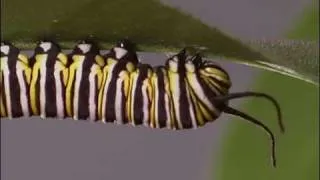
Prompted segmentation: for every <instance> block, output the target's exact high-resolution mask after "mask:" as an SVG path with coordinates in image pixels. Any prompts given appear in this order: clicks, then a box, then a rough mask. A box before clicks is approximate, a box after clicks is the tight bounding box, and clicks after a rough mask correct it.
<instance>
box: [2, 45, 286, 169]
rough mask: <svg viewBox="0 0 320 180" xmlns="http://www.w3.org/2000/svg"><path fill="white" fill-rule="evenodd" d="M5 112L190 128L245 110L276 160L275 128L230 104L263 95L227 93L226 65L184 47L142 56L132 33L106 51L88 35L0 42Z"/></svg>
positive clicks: (16, 114) (228, 81)
mask: <svg viewBox="0 0 320 180" xmlns="http://www.w3.org/2000/svg"><path fill="white" fill-rule="evenodd" d="M0 63H1V71H0V74H1V79H0V80H1V88H0V93H1V117H8V118H9V119H11V118H17V117H29V116H33V115H34V116H40V117H41V118H46V117H56V118H61V119H62V118H66V117H72V118H73V119H75V120H90V121H101V122H105V123H106V122H114V123H117V124H132V125H134V126H137V125H144V126H148V127H151V128H169V129H175V130H180V129H190V128H194V129H195V128H197V127H201V126H204V125H205V124H206V123H208V122H213V121H214V120H215V119H217V118H218V117H219V116H220V115H221V113H228V114H232V115H235V116H239V117H242V119H244V120H247V121H249V122H251V123H253V124H255V125H257V126H259V127H261V128H262V129H264V130H265V131H266V132H267V133H268V135H269V136H270V139H271V143H272V162H273V165H274V166H276V158H275V136H274V134H273V133H272V131H271V130H270V129H269V128H268V127H267V126H266V125H264V124H263V123H262V122H260V121H258V120H257V119H255V118H254V117H252V116H250V115H248V114H245V113H243V112H241V111H239V110H236V109H234V108H232V107H230V106H229V105H228V102H229V101H230V100H232V99H237V98H243V97H262V98H265V99H267V100H270V101H271V102H272V103H273V105H274V106H275V107H276V111H277V115H278V124H279V126H280V129H281V131H282V132H283V131H284V125H283V123H282V120H281V111H280V107H279V104H278V103H277V101H276V100H275V99H274V98H273V97H271V96H270V95H268V94H265V93H259V92H239V93H229V89H230V87H231V80H230V77H229V75H228V73H227V72H226V71H225V70H224V69H223V68H221V67H220V66H218V65H217V64H216V63H214V62H212V61H205V60H203V59H202V57H201V56H200V55H199V54H197V55H195V56H188V55H187V53H186V51H185V50H182V51H180V52H179V53H178V54H176V55H173V56H171V57H170V58H168V59H167V61H166V63H165V65H163V66H157V67H151V66H150V65H148V64H144V63H141V62H140V61H139V59H138V56H137V54H136V52H135V49H134V48H133V45H132V43H130V42H129V41H127V40H122V41H119V42H118V44H117V45H116V46H115V47H113V48H112V49H111V50H110V51H109V52H108V53H107V54H105V55H101V54H100V50H99V49H98V47H97V46H96V45H95V44H94V43H89V42H87V41H82V42H81V43H79V44H77V45H76V46H75V48H74V49H73V50H72V52H71V53H70V54H65V53H63V52H62V51H61V49H60V47H59V46H58V44H55V43H53V42H51V41H42V42H40V43H39V44H38V45H37V47H36V48H35V50H34V55H33V56H32V57H27V56H25V55H23V54H22V53H21V52H20V50H19V49H18V48H17V47H15V46H13V45H12V44H11V43H8V42H2V43H1V62H0Z"/></svg>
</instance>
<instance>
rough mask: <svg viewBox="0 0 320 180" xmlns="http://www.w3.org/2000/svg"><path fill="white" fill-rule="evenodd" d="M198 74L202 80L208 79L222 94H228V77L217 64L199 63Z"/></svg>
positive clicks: (229, 81) (210, 62)
mask: <svg viewBox="0 0 320 180" xmlns="http://www.w3.org/2000/svg"><path fill="white" fill-rule="evenodd" d="M198 73H199V74H200V76H201V77H202V78H206V79H208V80H209V81H210V82H211V83H212V84H213V85H214V86H215V87H219V89H220V90H221V91H222V92H224V93H228V91H229V89H230V87H231V85H232V83H231V79H230V76H229V74H228V72H227V71H225V70H224V69H223V68H222V67H220V66H219V65H218V64H216V63H214V62H213V61H201V63H200V65H199V68H198Z"/></svg>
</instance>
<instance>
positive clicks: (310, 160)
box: [213, 6, 319, 180]
mask: <svg viewBox="0 0 320 180" xmlns="http://www.w3.org/2000/svg"><path fill="white" fill-rule="evenodd" d="M318 14H319V9H318V6H314V7H311V8H308V9H307V10H306V11H305V13H304V15H303V16H302V17H301V18H300V19H298V20H297V23H296V27H294V28H293V30H292V31H290V32H288V35H287V37H289V38H291V39H313V40H318V38H319V33H318V32H319V15H318ZM252 89H253V90H254V91H258V92H266V93H269V94H272V96H273V97H275V98H276V99H277V100H278V101H279V102H280V105H281V107H282V111H283V119H284V122H285V126H286V133H285V134H284V135H282V134H281V133H280V132H279V128H278V127H277V123H276V114H275V112H274V108H273V107H272V106H271V104H270V103H269V102H264V101H263V100H252V101H249V102H248V103H245V104H244V105H243V106H242V108H241V109H243V111H245V112H247V113H248V114H251V115H253V116H254V117H257V118H260V119H261V120H262V121H263V122H266V123H267V124H268V125H269V126H270V127H271V128H272V129H273V131H274V132H276V143H277V152H276V154H277V160H278V168H276V169H273V168H272V166H271V159H270V142H269V136H267V134H266V133H264V131H262V130H261V129H260V128H257V127H255V126H254V125H248V124H247V123H243V121H242V120H238V119H237V118H234V119H236V120H235V122H233V123H232V125H231V127H228V130H227V131H226V132H225V139H224V140H223V145H222V146H223V149H222V150H221V159H220V161H219V162H218V163H217V164H219V166H217V167H218V171H216V170H214V171H213V172H214V173H215V174H214V175H213V176H214V177H217V179H222V180H234V179H241V180H242V179H243V180H257V179H259V180H318V179H319V87H317V86H314V85H311V84H308V83H305V82H302V81H300V80H296V79H293V78H288V77H285V76H282V75H278V74H275V73H272V72H266V71H264V72H263V73H262V75H261V77H259V78H258V80H257V82H256V84H255V86H254V88H252ZM217 172H218V173H217ZM216 173H217V174H216ZM214 179H215V178H214Z"/></svg>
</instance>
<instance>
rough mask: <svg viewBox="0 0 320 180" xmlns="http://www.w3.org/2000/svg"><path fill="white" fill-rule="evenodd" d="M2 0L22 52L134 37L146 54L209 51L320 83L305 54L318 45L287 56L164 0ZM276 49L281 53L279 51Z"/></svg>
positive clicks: (7, 30) (8, 34) (4, 31)
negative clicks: (43, 45) (49, 43)
mask: <svg viewBox="0 0 320 180" xmlns="http://www.w3.org/2000/svg"><path fill="white" fill-rule="evenodd" d="M2 2H3V4H2V6H1V7H2V9H1V15H2V16H1V23H2V24H1V38H2V39H5V40H9V41H11V42H13V43H14V44H15V45H17V46H18V47H20V48H22V49H31V48H33V47H34V46H35V43H36V41H37V40H41V39H43V38H50V39H55V40H57V41H58V42H59V43H60V44H61V45H62V47H63V48H72V47H73V46H74V44H75V43H76V42H77V41H79V40H81V39H84V38H89V39H93V40H96V41H98V42H100V44H101V47H102V48H103V49H109V48H110V47H111V46H112V45H113V44H114V43H115V42H116V41H117V40H119V39H122V38H129V39H131V40H132V41H134V42H135V43H137V44H138V45H139V46H138V48H139V50H141V51H155V52H168V51H171V52H177V51H179V50H180V49H181V48H184V47H186V46H187V47H195V48H198V49H206V54H207V56H208V57H210V58H213V57H215V56H220V57H223V58H221V59H226V58H228V59H231V60H234V61H236V62H240V63H243V64H248V65H252V66H257V67H261V68H264V69H268V70H273V71H276V72H280V73H282V74H286V75H289V76H292V77H295V78H299V79H303V80H305V81H307V82H311V83H314V84H318V79H319V73H318V71H316V70H315V69H314V68H315V67H316V66H317V65H318V64H319V60H318V58H315V59H311V60H309V59H307V58H309V57H311V58H313V57H314V56H315V53H314V51H306V52H305V51H302V50H303V49H306V48H307V49H309V48H310V47H309V45H310V46H311V49H315V48H316V46H315V45H316V43H312V42H311V43H309V42H306V43H296V42H293V43H292V44H293V46H292V47H291V45H290V46H289V47H288V49H289V50H290V48H298V51H299V52H300V54H299V55H300V56H299V58H300V57H302V58H303V59H299V58H296V57H293V58H292V57H287V56H286V50H287V48H283V47H282V46H277V45H275V43H274V42H269V41H261V42H258V43H252V42H249V43H247V42H242V41H241V40H239V39H237V38H235V37H231V36H229V35H226V34H224V33H223V32H221V31H219V30H218V29H217V28H212V27H209V26H208V25H206V24H204V23H202V22H201V21H199V20H198V19H196V18H194V17H192V16H190V15H187V14H185V13H182V12H180V11H179V10H177V9H174V8H171V7H168V6H165V5H163V4H160V3H159V2H158V1H154V0H137V1H130V0H117V1H111V0H69V1H64V0H55V1H41V0H30V1H24V0H10V1H2ZM297 44H298V47H297ZM306 44H307V46H306ZM252 45H253V46H252ZM265 46H270V47H273V48H274V49H272V48H267V49H265V48H264V47H265ZM300 49H302V50H301V51H300ZM265 50H267V51H265ZM275 50H276V51H277V52H279V54H278V53H276V54H275V53H273V52H274V51H275ZM283 57H286V58H283ZM306 63H307V65H306ZM309 63H311V64H310V65H309Z"/></svg>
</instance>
